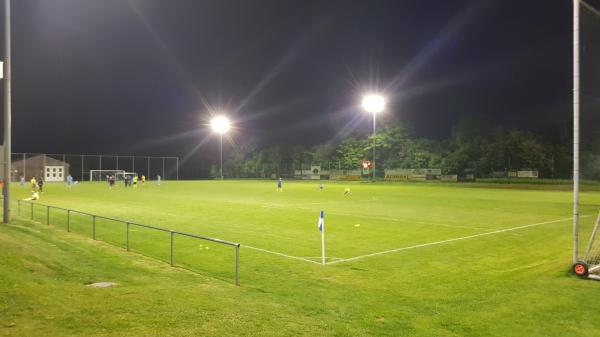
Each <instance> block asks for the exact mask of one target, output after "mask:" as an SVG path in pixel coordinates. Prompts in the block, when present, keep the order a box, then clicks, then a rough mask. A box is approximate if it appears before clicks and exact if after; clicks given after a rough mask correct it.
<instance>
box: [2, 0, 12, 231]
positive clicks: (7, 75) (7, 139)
mask: <svg viewBox="0 0 600 337" xmlns="http://www.w3.org/2000/svg"><path fill="white" fill-rule="evenodd" d="M10 44H11V43H10V0H4V142H3V145H4V176H3V178H2V180H4V188H3V190H2V196H3V197H4V200H3V211H4V212H3V222H4V223H9V222H10V166H11V165H10V157H11V151H12V150H11V132H10V131H11V90H10V89H11V87H10V86H11V78H12V74H11V61H10V54H11V53H10Z"/></svg>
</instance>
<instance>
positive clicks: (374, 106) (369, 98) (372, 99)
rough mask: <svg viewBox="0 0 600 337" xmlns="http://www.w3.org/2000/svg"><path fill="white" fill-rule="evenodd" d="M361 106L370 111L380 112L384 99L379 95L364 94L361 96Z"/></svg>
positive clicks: (383, 106)
mask: <svg viewBox="0 0 600 337" xmlns="http://www.w3.org/2000/svg"><path fill="white" fill-rule="evenodd" d="M362 107H363V109H365V110H366V111H367V112H370V113H378V112H382V111H383V109H384V108H385V99H384V98H383V96H381V95H366V96H364V97H363V100H362Z"/></svg>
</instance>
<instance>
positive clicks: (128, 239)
mask: <svg viewBox="0 0 600 337" xmlns="http://www.w3.org/2000/svg"><path fill="white" fill-rule="evenodd" d="M125 224H127V251H129V222H126V223H125Z"/></svg>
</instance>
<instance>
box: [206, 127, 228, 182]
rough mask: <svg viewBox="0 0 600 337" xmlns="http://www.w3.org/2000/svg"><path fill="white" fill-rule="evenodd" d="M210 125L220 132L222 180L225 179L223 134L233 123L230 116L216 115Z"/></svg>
mask: <svg viewBox="0 0 600 337" xmlns="http://www.w3.org/2000/svg"><path fill="white" fill-rule="evenodd" d="M210 127H211V129H212V130H213V131H214V132H215V133H217V134H219V153H220V161H221V166H220V167H219V173H220V176H221V180H223V135H224V134H225V133H227V131H229V130H230V129H231V124H230V123H229V118H227V117H225V116H216V117H213V119H211V120H210Z"/></svg>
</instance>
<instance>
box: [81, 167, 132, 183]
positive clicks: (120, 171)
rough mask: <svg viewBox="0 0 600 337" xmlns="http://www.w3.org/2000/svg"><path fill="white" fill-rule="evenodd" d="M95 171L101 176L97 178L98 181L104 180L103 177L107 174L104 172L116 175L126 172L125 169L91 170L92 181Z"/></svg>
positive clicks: (92, 180)
mask: <svg viewBox="0 0 600 337" xmlns="http://www.w3.org/2000/svg"><path fill="white" fill-rule="evenodd" d="M94 173H98V174H99V176H100V179H99V180H96V181H104V180H103V179H102V178H103V176H105V174H103V173H106V174H114V175H115V176H116V175H119V173H121V174H123V173H126V172H125V170H90V171H89V174H90V182H94Z"/></svg>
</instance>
